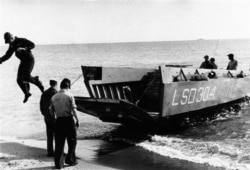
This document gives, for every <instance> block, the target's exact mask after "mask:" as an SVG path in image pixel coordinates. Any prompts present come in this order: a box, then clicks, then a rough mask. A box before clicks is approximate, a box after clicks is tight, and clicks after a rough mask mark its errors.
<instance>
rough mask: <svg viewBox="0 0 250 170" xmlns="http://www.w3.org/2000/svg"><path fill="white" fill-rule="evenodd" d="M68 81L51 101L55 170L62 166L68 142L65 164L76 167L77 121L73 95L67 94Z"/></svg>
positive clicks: (62, 83) (62, 84)
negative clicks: (53, 125) (53, 120)
mask: <svg viewBox="0 0 250 170" xmlns="http://www.w3.org/2000/svg"><path fill="white" fill-rule="evenodd" d="M70 84H71V82H70V80H69V79H67V78H65V79H63V80H62V82H61V84H60V88H61V89H60V91H59V92H58V93H57V94H55V95H54V96H53V97H52V99H51V105H50V112H51V114H52V116H53V117H54V118H55V145H56V146H55V166H56V168H57V169H61V168H63V165H64V145H65V140H66V139H67V142H68V154H67V156H66V159H65V163H66V164H69V165H70V166H73V165H76V164H77V161H76V156H75V149H76V141H77V139H76V136H77V135H76V128H78V127H79V120H78V117H77V114H76V104H75V100H74V97H73V95H72V94H71V93H70V92H69V89H70Z"/></svg>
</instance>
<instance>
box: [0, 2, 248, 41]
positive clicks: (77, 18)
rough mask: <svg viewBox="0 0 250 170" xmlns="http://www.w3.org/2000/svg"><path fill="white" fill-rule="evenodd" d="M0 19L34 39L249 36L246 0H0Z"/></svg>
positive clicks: (0, 31) (18, 33) (9, 28)
mask: <svg viewBox="0 0 250 170" xmlns="http://www.w3.org/2000/svg"><path fill="white" fill-rule="evenodd" d="M0 20H1V24H0V34H2V35H3V33H4V32H6V31H9V32H11V33H13V34H14V35H16V36H19V37H26V38H28V39H30V40H32V41H34V42H35V43H36V44H58V43H60V44H65V43H99V42H131V41H171V40H194V39H233V38H250V0H165V1H164V0H155V1H153V0H148V1H147V0H146V1H145V0H0ZM3 44H4V40H3V39H2V41H1V39H0V45H3Z"/></svg>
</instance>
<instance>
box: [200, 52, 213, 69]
mask: <svg viewBox="0 0 250 170" xmlns="http://www.w3.org/2000/svg"><path fill="white" fill-rule="evenodd" d="M204 59H205V61H204V62H202V63H201V65H200V68H204V69H211V68H212V65H211V64H210V62H209V56H208V55H205V56H204Z"/></svg>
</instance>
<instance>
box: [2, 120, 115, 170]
mask: <svg viewBox="0 0 250 170" xmlns="http://www.w3.org/2000/svg"><path fill="white" fill-rule="evenodd" d="M80 117H81V119H83V118H84V116H80ZM36 119H37V120H36V121H34V120H32V119H30V120H29V121H27V120H26V123H25V124H24V123H22V124H21V125H20V124H18V123H17V122H15V121H11V120H10V119H9V118H6V117H5V119H2V120H1V136H0V169H1V170H8V169H26V170H28V169H55V168H54V159H53V158H51V157H47V155H46V154H47V150H46V136H45V131H44V130H45V125H44V122H43V118H42V116H41V117H39V118H38V117H36ZM10 127H11V128H10ZM99 143H100V142H99ZM90 145H96V143H95V142H89V141H88V142H87V141H86V140H78V144H77V150H76V155H77V157H78V162H79V163H78V165H76V166H72V167H69V166H67V165H66V166H65V168H64V169H67V170H73V169H90V170H91V169H104V170H106V169H112V168H109V167H105V166H99V165H96V164H95V163H91V162H90V161H88V160H87V159H89V160H90V157H91V156H93V152H92V154H91V153H90V152H89V150H90V148H91V146H90ZM92 148H93V146H92ZM65 153H67V144H66V145H65ZM84 159H85V160H84Z"/></svg>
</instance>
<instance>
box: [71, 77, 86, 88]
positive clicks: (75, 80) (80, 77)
mask: <svg viewBox="0 0 250 170" xmlns="http://www.w3.org/2000/svg"><path fill="white" fill-rule="evenodd" d="M82 76H83V74H80V75H79V76H78V77H77V78H76V79H75V81H73V83H71V86H73V85H74V84H75V83H76V82H77V81H78V80H79V79H80V78H81V77H82Z"/></svg>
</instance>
